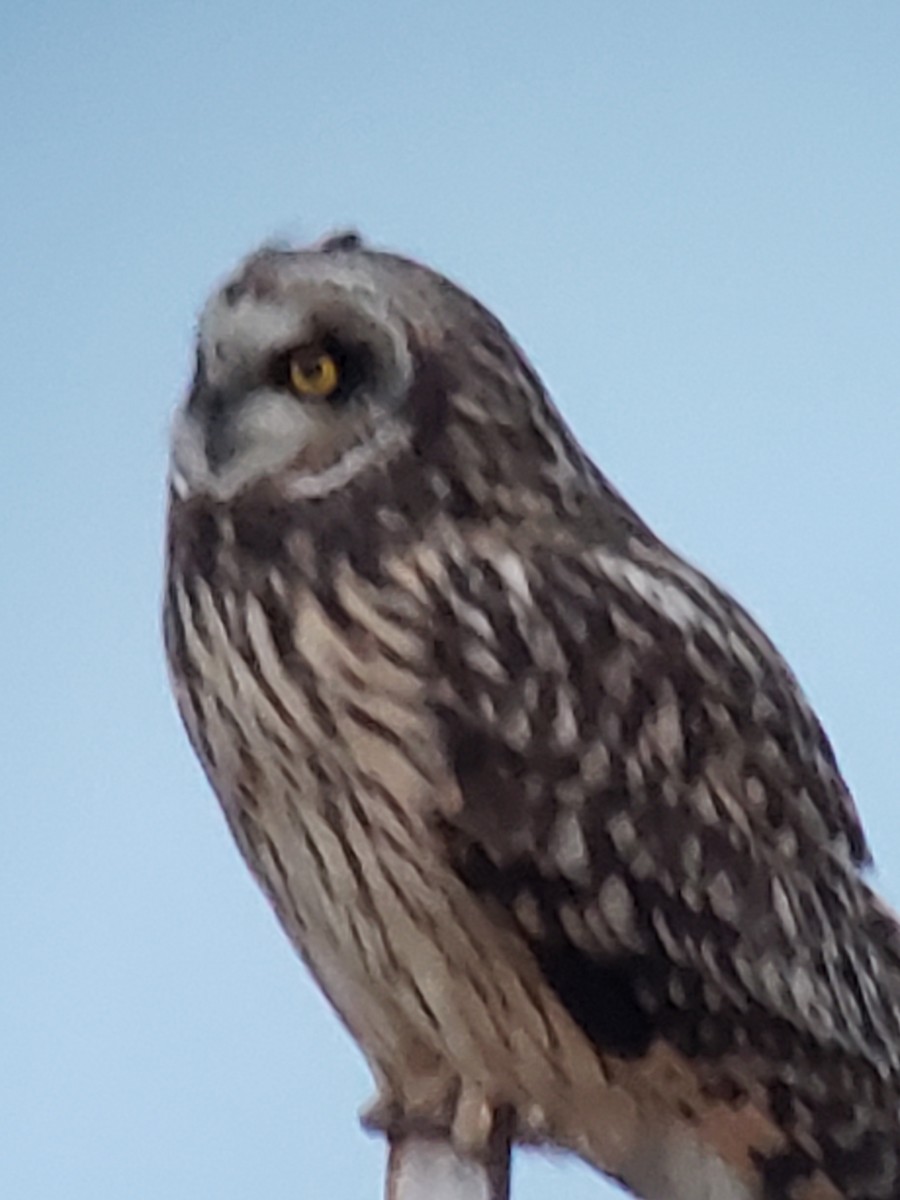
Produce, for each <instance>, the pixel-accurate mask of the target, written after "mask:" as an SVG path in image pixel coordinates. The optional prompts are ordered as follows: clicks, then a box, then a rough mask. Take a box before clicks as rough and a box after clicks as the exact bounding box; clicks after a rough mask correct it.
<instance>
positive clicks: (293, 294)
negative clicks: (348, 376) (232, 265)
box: [198, 249, 399, 367]
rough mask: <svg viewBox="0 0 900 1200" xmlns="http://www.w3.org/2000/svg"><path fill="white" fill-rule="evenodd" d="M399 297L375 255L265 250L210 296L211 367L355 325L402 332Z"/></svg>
mask: <svg viewBox="0 0 900 1200" xmlns="http://www.w3.org/2000/svg"><path fill="white" fill-rule="evenodd" d="M398 320H399V314H398V312H397V292H396V289H392V288H391V287H390V286H388V281H387V280H386V279H385V272H384V267H383V264H380V263H378V262H377V261H372V256H371V255H364V254H361V253H359V252H356V253H347V254H335V253H327V252H324V251H316V250H308V251H283V250H269V249H265V250H261V251H258V252H256V253H255V254H253V255H251V256H250V257H249V258H248V259H246V260H245V261H244V262H243V263H241V264H240V266H239V267H238V268H237V270H236V271H234V273H233V274H232V275H231V276H230V277H229V278H227V279H226V280H225V282H224V283H223V284H222V285H221V286H220V287H219V288H218V289H217V290H216V291H215V292H214V293H213V294H212V296H210V298H209V300H208V301H207V303H206V305H205V306H204V308H203V311H202V313H201V315H200V320H199V323H198V345H199V348H200V351H201V355H202V357H203V359H204V361H205V362H207V363H208V364H215V363H219V364H222V365H223V366H225V367H227V366H228V365H230V364H234V363H239V362H250V361H254V360H257V359H258V358H260V357H263V356H267V355H270V354H271V353H272V352H273V351H277V350H279V349H283V348H287V347H289V346H292V345H296V344H298V343H302V342H303V341H304V340H306V339H308V338H311V337H313V336H314V335H315V334H316V333H317V332H320V331H321V329H322V327H323V326H328V325H330V324H336V325H337V326H338V327H339V328H341V327H344V326H345V325H347V324H348V323H349V324H351V325H354V326H366V325H368V326H371V327H372V329H373V330H376V329H380V330H385V329H386V328H389V327H391V326H392V325H396V324H397V323H398Z"/></svg>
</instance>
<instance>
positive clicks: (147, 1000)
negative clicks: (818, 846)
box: [0, 0, 900, 1200]
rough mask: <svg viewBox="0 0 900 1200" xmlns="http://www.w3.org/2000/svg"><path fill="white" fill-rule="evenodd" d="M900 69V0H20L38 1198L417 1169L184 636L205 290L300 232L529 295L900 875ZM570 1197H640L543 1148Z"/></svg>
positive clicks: (7, 920)
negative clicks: (340, 1015)
mask: <svg viewBox="0 0 900 1200" xmlns="http://www.w3.org/2000/svg"><path fill="white" fill-rule="evenodd" d="M898 58H900V7H898V6H897V4H896V3H895V2H894V0H882V2H877V0H871V2H868V3H866V4H852V3H833V2H830V0H795V2H793V3H791V4H790V5H786V4H784V2H783V0H778V2H777V3H776V2H769V0H761V2H755V3H752V4H750V3H734V2H731V0H716V2H708V3H704V2H703V0H697V2H693V3H686V2H684V0H666V2H665V3H661V2H660V3H655V4H652V3H634V2H633V0H618V2H607V0H584V2H582V3H564V2H560V3H556V4H552V5H551V4H549V3H524V4H523V3H517V4H514V3H512V2H508V3H499V2H498V3H491V2H490V0H487V2H486V3H475V2H474V0H454V3H453V4H452V5H451V4H446V5H438V4H427V3H420V4H414V3H411V2H407V3H401V2H399V0H379V2H378V3H373V2H371V0H369V2H368V3H364V2H361V0H360V2H356V3H352V2H349V0H331V2H329V3H322V2H320V0H307V2H305V3H297V0H294V2H292V3H287V2H284V3H278V2H271V3H267V2H266V0H257V2H256V3H254V4H249V3H246V2H242V0H231V2H224V3H219V4H211V3H189V2H185V0H181V2H178V3H175V2H173V0H168V2H166V0H160V2H158V3H155V4H153V5H139V4H122V3H118V4H114V3H86V2H84V3H79V2H77V0H75V2H73V0H68V2H66V3H61V2H59V0H57V2H56V3H47V2H42V0H35V2H34V3H31V4H28V5H24V4H22V5H15V6H14V5H12V4H11V3H10V2H9V0H8V2H7V3H6V4H5V5H4V6H3V9H2V13H0V138H2V145H0V162H2V176H3V181H2V186H0V228H2V231H3V233H2V237H0V320H2V325H3V329H4V338H3V343H4V349H3V367H4V387H3V410H4V411H5V413H6V418H5V420H6V425H5V436H4V438H3V439H2V445H0V455H2V457H3V464H2V471H0V488H2V489H3V492H4V495H3V511H5V512H6V514H7V517H6V521H5V524H4V546H3V556H2V558H3V564H4V566H3V586H2V589H0V605H2V607H3V610H4V611H3V617H4V619H3V621H2V626H0V628H2V629H3V630H4V634H3V641H4V645H3V648H2V662H3V664H4V682H5V686H4V688H3V689H2V694H0V708H2V710H3V712H2V728H3V730H4V735H5V737H4V743H5V744H4V751H3V759H4V767H5V780H6V784H5V787H4V793H5V794H4V798H3V803H2V806H0V961H2V962H3V964H4V968H3V978H2V1009H3V1022H2V1024H3V1035H2V1038H0V1163H2V1167H0V1174H2V1177H3V1179H4V1194H8V1195H9V1196H11V1197H13V1196H14V1197H16V1200H88V1198H90V1200H98V1198H104V1200H105V1198H118V1197H127V1198H128V1200H201V1198H203V1197H207V1196H209V1197H213V1196H215V1197H216V1198H217V1200H250V1198H251V1197H253V1198H255V1197H259V1196H266V1197H267V1198H268V1200H297V1198H298V1197H302V1198H305V1197H317V1196H328V1197H331V1198H332V1200H362V1198H366V1197H370V1198H372V1200H375V1198H377V1197H378V1196H379V1195H380V1189H381V1173H382V1148H381V1146H380V1144H379V1143H378V1142H377V1141H374V1140H372V1139H369V1138H367V1137H366V1136H365V1135H363V1134H362V1133H361V1132H359V1130H358V1128H357V1125H356V1120H355V1110H356V1108H357V1107H358V1106H359V1105H360V1104H361V1103H362V1102H363V1101H364V1100H365V1099H366V1097H367V1094H368V1080H367V1077H366V1071H365V1068H364V1067H363V1064H362V1061H361V1059H360V1057H359V1055H358V1054H357V1052H356V1050H355V1049H354V1048H353V1046H352V1045H351V1043H350V1041H349V1039H348V1038H347V1036H346V1035H345V1034H344V1033H343V1031H342V1030H341V1029H340V1027H339V1026H338V1024H337V1022H336V1020H335V1019H334V1018H333V1017H332V1016H331V1014H330V1012H329V1011H328V1010H327V1008H326V1006H325V1004H324V1002H323V1001H322V1000H321V999H320V998H319V997H318V995H317V993H316V992H315V990H314V988H313V986H312V985H311V983H310V981H309V980H308V978H307V976H306V974H305V972H304V970H303V969H302V967H301V966H300V965H299V964H298V962H297V961H296V960H295V959H294V957H293V955H292V953H291V951H290V949H289V947H288V945H287V943H286V942H285V941H284V939H283V938H282V936H281V934H280V932H279V931H278V929H277V928H276V925H275V922H274V920H273V919H272V917H271V916H270V914H269V912H268V911H267V909H266V906H265V904H264V902H263V900H262V899H261V897H260V896H259V895H258V894H257V893H256V890H255V888H254V886H253V884H252V883H251V881H250V879H249V877H248V875H247V874H246V872H245V870H244V868H243V866H242V864H241V863H240V861H239V859H238V856H237V853H236V851H235V850H234V849H233V848H232V846H231V844H230V842H229V839H228V835H227V833H226V831H225V827H224V823H223V822H222V820H221V818H220V816H219V813H218V811H217V808H216V804H215V802H214V800H213V798H212V796H211V795H210V794H209V792H208V790H207V787H206V784H205V783H204V781H203V779H202V777H201V774H200V771H199V769H198V768H197V766H196V765H195V763H194V761H193V759H192V757H191V754H190V752H189V750H188V747H187V744H186V741H185V739H184V737H183V735H182V733H181V730H180V728H179V726H178V723H177V719H176V717H175V714H174V711H173V708H172V704H171V702H170V700H169V698H168V693H167V685H166V680H165V673H164V668H163V662H162V656H161V652H160V645H159V637H158V617H157V609H158V598H159V591H160V544H161V537H162V520H163V499H164V475H165V457H166V428H167V422H168V417H169V413H170V410H171V408H172V406H173V404H174V402H175V400H176V398H177V397H178V395H179V392H180V390H181V389H182V387H183V386H184V383H185V380H186V378H187V373H188V371H189V365H190V341H191V331H192V323H193V320H194V316H195V312H196V310H197V307H198V306H199V304H200V303H201V301H202V299H203V297H204V294H205V292H206V291H207V289H208V288H209V287H210V286H211V284H212V283H213V282H214V281H215V280H216V279H217V278H218V277H219V276H221V274H222V273H223V272H224V271H226V270H227V269H228V268H229V267H230V266H231V265H232V263H233V262H234V260H235V259H236V258H237V257H238V256H240V255H241V254H243V253H244V252H246V251H247V250H248V249H249V248H251V247H252V246H253V245H254V243H256V242H258V241H261V240H262V239H264V238H267V237H270V236H271V235H273V234H274V235H285V236H289V237H295V238H298V239H303V238H308V237H313V236H317V235H318V234H320V233H321V232H322V231H324V230H326V229H329V228H332V227H334V226H340V225H344V224H346V223H352V224H356V225H358V226H360V227H361V228H362V229H363V230H364V231H365V233H366V234H367V235H368V236H369V237H370V238H371V239H373V240H374V241H376V242H378V243H381V244H384V245H389V246H391V247H394V248H397V249H400V250H403V251H405V252H407V253H411V254H413V255H417V256H420V257H423V258H425V259H427V260H428V261H430V262H432V263H434V264H435V265H437V266H439V267H440V268H442V269H443V270H445V271H447V272H448V273H450V274H451V275H452V276H454V277H455V278H456V279H458V280H460V281H461V282H463V283H464V284H465V285H467V286H468V287H469V288H470V289H472V290H473V291H475V292H476V293H477V294H478V295H479V296H480V297H481V298H482V299H483V300H484V301H485V302H487V303H488V304H489V305H491V306H492V307H493V308H495V309H496V311H497V312H498V313H499V315H500V316H501V317H502V318H503V319H504V320H505V321H506V323H507V324H508V325H509V326H510V328H511V329H512V330H513V332H514V333H515V335H516V337H517V338H518V339H519V340H520V342H521V343H522V344H523V345H524V346H525V347H526V348H527V350H528V351H529V353H530V354H531V355H532V356H533V359H534V361H535V363H536V364H537V366H538V367H539V369H540V370H541V372H542V373H543V374H544V376H545V377H546V379H547V381H548V382H549V384H550V386H551V388H552V390H553V392H554V394H555V396H556V398H557V400H558V403H559V405H560V406H561V408H562V409H563V411H564V413H565V414H566V416H567V417H568V419H569V420H570V422H571V424H572V425H573V426H574V428H575V429H576V430H577V432H578V433H579V435H580V436H581V438H582V439H583V441H584V442H585V443H586V445H587V446H588V447H589V449H590V450H591V452H592V454H593V455H594V457H595V458H596V460H597V461H598V463H599V464H600V465H601V466H602V467H603V469H604V470H605V471H607V473H609V474H610V475H611V476H612V478H613V479H614V480H615V481H616V482H617V484H618V485H619V486H620V487H621V488H622V490H623V491H624V492H625V493H626V495H627V496H628V497H629V498H630V499H631V500H632V502H633V503H635V504H636V505H637V506H638V508H639V509H640V511H641V512H642V513H643V515H644V516H645V517H646V518H647V519H648V520H649V521H650V522H651V523H652V524H653V525H655V526H656V528H657V529H658V530H659V531H660V532H661V533H662V534H663V535H664V536H665V537H667V538H668V539H669V540H671V541H672V542H674V543H675V544H676V545H677V546H678V547H679V548H680V549H681V550H683V551H684V552H686V553H687V554H688V555H689V556H690V557H691V558H692V559H694V560H695V561H698V562H699V563H701V564H702V565H703V566H704V567H705V568H706V569H707V570H708V571H709V572H710V573H711V574H712V575H713V576H714V577H716V578H717V579H719V580H720V581H722V582H724V583H726V584H727V586H728V587H729V588H731V590H733V591H734V592H735V593H736V594H737V595H738V596H739V597H740V598H741V599H742V600H743V601H744V602H745V603H746V604H747V605H748V607H749V608H750V609H751V610H752V611H753V612H754V613H755V614H756V615H757V616H758V617H759V618H760V619H761V621H762V622H763V624H764V625H765V627H766V628H767V630H768V631H769V633H770V634H771V635H772V636H773V637H774V639H775V640H776V642H777V643H778V645H779V646H780V647H781V648H782V649H783V650H784V651H785V653H786V654H787V655H788V657H789V659H790V661H791V662H792V664H793V665H794V667H795V669H796V671H797V673H798V674H799V675H800V678H801V680H802V681H803V683H804V685H805V686H806V688H807V690H808V692H809V693H810V695H811V697H812V699H813V701H814V703H815V705H816V706H817V708H818V709H819V711H820V713H821V714H822V716H823V718H824V720H825V723H826V725H827V728H828V730H829V732H830V734H831V736H832V739H833V741H834V743H835V745H836V748H837V751H838V754H839V757H840V759H841V762H842V764H843V766H844V769H845V772H846V774H847V775H848V777H849V779H850V782H851V784H852V786H853V787H854V789H855V792H856V795H857V798H858V802H859V806H860V808H861V810H862V813H863V816H864V819H865V822H866V825H867V827H868V830H869V833H870V836H871V841H872V843H873V846H874V849H875V853H876V858H877V860H878V863H879V871H878V875H877V879H878V881H879V885H880V886H881V887H882V888H883V890H884V891H885V893H886V894H887V896H888V897H889V898H890V899H891V900H892V902H893V903H895V904H897V903H898V902H900V827H898V821H897V787H898V782H897V781H898V768H897V747H898V745H900V683H898V680H900V638H898V637H897V634H896V621H897V613H898V611H900V565H898V552H897V545H898V540H900V539H898V533H900V471H898V468H897V459H898V447H900V404H898V396H900V339H898V332H900V222H898V217H897V214H898V213H900V72H898V70H897V62H898ZM562 1194H564V1195H566V1197H567V1198H570V1200H588V1198H591V1197H593V1198H599V1197H604V1196H607V1195H612V1194H613V1193H612V1189H610V1188H608V1187H607V1185H605V1184H603V1183H601V1182H599V1180H598V1179H597V1177H596V1176H594V1175H592V1174H590V1173H589V1172H588V1171H587V1170H585V1169H584V1168H581V1167H579V1166H577V1165H576V1164H572V1163H568V1162H565V1163H564V1162H558V1161H546V1160H544V1159H541V1158H538V1157H535V1156H529V1157H527V1158H525V1159H523V1160H522V1161H520V1162H519V1164H518V1167H517V1170H516V1178H515V1192H514V1195H515V1200H546V1198H547V1197H548V1196H552V1195H562Z"/></svg>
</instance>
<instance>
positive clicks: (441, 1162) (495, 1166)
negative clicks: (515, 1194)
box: [385, 1121, 510, 1200]
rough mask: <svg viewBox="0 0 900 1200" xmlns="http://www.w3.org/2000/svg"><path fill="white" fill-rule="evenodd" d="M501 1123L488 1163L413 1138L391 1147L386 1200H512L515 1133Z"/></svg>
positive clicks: (443, 1144)
mask: <svg viewBox="0 0 900 1200" xmlns="http://www.w3.org/2000/svg"><path fill="white" fill-rule="evenodd" d="M503 1124H504V1123H503V1122H499V1121H498V1122H497V1127H496V1128H495V1131H494V1134H493V1135H492V1138H491V1145H490V1146H489V1147H488V1153H487V1155H486V1156H485V1157H484V1158H478V1159H475V1158H465V1157H463V1156H461V1155H460V1154H458V1153H457V1152H456V1151H455V1150H454V1149H453V1146H452V1145H451V1143H450V1142H449V1141H446V1140H444V1139H441V1138H437V1137H425V1136H422V1135H417V1134H411V1135H409V1136H408V1137H405V1138H402V1139H397V1140H394V1141H392V1142H391V1147H390V1153H389V1157H388V1171H387V1189H386V1193H385V1197H386V1200H509V1181H510V1138H509V1131H508V1130H507V1129H506V1128H504V1127H503Z"/></svg>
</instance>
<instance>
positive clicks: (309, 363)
mask: <svg viewBox="0 0 900 1200" xmlns="http://www.w3.org/2000/svg"><path fill="white" fill-rule="evenodd" d="M340 381H341V371H340V368H339V366H338V363H337V360H336V359H335V358H334V356H333V355H331V354H328V353H326V352H325V351H320V352H310V351H308V350H298V351H296V352H295V353H293V354H292V355H291V356H290V358H289V360H288V371H287V383H288V386H289V387H290V389H291V391H292V392H293V393H294V395H295V396H322V397H327V396H330V395H332V393H334V392H335V391H336V390H337V387H338V384H339V383H340Z"/></svg>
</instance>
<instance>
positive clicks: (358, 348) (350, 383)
mask: <svg viewBox="0 0 900 1200" xmlns="http://www.w3.org/2000/svg"><path fill="white" fill-rule="evenodd" d="M298 353H302V354H304V355H308V356H309V358H310V361H312V360H314V359H315V358H316V357H317V356H318V355H320V354H327V355H329V357H331V358H333V359H334V361H335V363H336V364H337V368H338V374H339V379H338V385H337V387H336V388H335V390H334V391H333V392H332V393H331V395H330V396H329V397H328V403H329V404H336V403H340V402H341V401H343V400H347V399H348V398H349V397H350V396H351V395H352V394H353V392H355V391H356V389H357V388H358V387H359V386H360V385H361V384H363V383H365V382H366V380H368V379H371V377H372V373H373V362H372V352H371V350H370V349H369V348H368V346H363V345H360V344H359V343H355V344H351V343H347V342H342V341H340V340H339V339H338V338H336V337H335V336H334V335H332V334H326V335H325V336H324V337H322V338H317V339H315V340H313V341H310V342H305V343H304V344H303V345H302V346H291V348H290V349H289V350H285V351H283V352H282V353H281V354H279V355H278V356H277V357H276V358H274V359H273V360H272V364H271V366H270V368H269V380H270V382H271V383H272V384H273V385H274V386H275V387H277V388H286V389H289V388H290V379H291V360H292V359H293V358H294V356H295V355H297V354H298Z"/></svg>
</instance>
